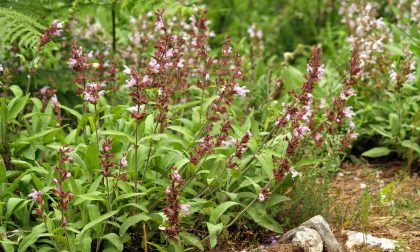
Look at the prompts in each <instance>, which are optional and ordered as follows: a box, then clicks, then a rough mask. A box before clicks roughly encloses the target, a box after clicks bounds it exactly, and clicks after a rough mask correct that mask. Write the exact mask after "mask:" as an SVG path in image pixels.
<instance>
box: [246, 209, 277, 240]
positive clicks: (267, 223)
mask: <svg viewBox="0 0 420 252" xmlns="http://www.w3.org/2000/svg"><path fill="white" fill-rule="evenodd" d="M247 213H248V214H249V216H250V217H251V218H250V220H253V221H255V222H256V223H258V225H260V226H262V227H264V228H266V229H269V230H271V231H273V232H276V233H282V232H283V228H282V227H281V225H280V224H279V223H278V222H277V221H276V220H274V219H273V218H272V217H271V216H269V215H268V214H267V211H266V210H265V209H264V207H263V205H262V204H261V203H256V204H254V205H253V206H252V207H250V208H249V209H248V210H247Z"/></svg>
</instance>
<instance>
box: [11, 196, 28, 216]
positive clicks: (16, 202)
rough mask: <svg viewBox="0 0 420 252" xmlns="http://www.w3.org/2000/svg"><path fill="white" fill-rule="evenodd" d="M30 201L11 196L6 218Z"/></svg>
mask: <svg viewBox="0 0 420 252" xmlns="http://www.w3.org/2000/svg"><path fill="white" fill-rule="evenodd" d="M28 202H29V200H24V199H21V198H9V200H8V201H7V206H6V218H9V217H10V216H11V215H12V214H13V213H14V212H16V211H18V210H19V209H21V208H22V207H24V206H25V205H26V204H27V203H28Z"/></svg>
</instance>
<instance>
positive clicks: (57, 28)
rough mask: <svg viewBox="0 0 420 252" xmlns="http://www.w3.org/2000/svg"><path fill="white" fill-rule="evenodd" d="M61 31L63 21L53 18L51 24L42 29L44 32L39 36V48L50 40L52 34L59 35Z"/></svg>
mask: <svg viewBox="0 0 420 252" xmlns="http://www.w3.org/2000/svg"><path fill="white" fill-rule="evenodd" d="M62 32H63V22H60V21H58V20H54V21H53V22H52V24H51V26H50V27H49V28H48V29H46V30H45V31H44V34H42V36H41V37H40V38H39V48H41V47H43V46H44V45H46V44H47V43H48V42H50V41H51V40H52V39H53V38H54V36H57V37H59V36H61V33H62Z"/></svg>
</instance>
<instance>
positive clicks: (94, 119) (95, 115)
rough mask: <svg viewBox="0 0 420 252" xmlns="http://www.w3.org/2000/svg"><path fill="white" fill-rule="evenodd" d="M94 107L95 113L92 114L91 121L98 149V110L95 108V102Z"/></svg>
mask: <svg viewBox="0 0 420 252" xmlns="http://www.w3.org/2000/svg"><path fill="white" fill-rule="evenodd" d="M94 108H95V114H94V118H93V122H94V124H95V135H96V145H97V146H98V149H99V135H98V127H99V126H98V125H97V122H96V121H97V120H96V118H97V117H98V111H97V109H96V103H95V104H94Z"/></svg>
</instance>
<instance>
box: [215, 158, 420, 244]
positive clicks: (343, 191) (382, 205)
mask: <svg viewBox="0 0 420 252" xmlns="http://www.w3.org/2000/svg"><path fill="white" fill-rule="evenodd" d="M329 197H330V203H331V204H330V210H329V217H328V218H327V219H328V220H327V221H328V222H329V224H330V226H331V228H332V230H333V232H334V234H335V236H336V238H337V240H338V241H339V242H340V243H341V244H342V247H343V249H345V242H346V241H347V236H346V235H345V231H347V230H349V231H350V230H351V231H357V232H364V233H368V234H371V235H373V236H376V237H381V238H388V239H393V240H397V241H398V242H399V245H400V247H399V250H397V251H410V252H411V251H413V252H420V177H419V175H418V173H414V174H411V175H410V176H409V175H408V173H407V172H405V171H404V169H403V168H402V164H401V163H398V162H388V163H386V164H380V165H378V164H376V165H374V164H369V163H368V162H365V163H363V164H359V165H354V164H352V163H350V162H347V163H343V164H342V166H341V168H340V171H339V172H338V173H337V174H336V176H335V177H334V178H333V180H332V182H331V185H330V189H329ZM238 233H240V234H244V233H247V232H246V231H243V230H242V231H240V232H238ZM257 233H259V235H258V236H259V237H261V236H262V237H264V236H265V237H269V236H271V235H273V234H272V233H270V232H268V233H265V232H264V231H263V230H259V231H258V232H257ZM254 234H255V232H254ZM231 238H232V237H231ZM263 240H264V239H263ZM265 240H267V239H265ZM260 241H261V239H260ZM258 243H259V244H260V245H258ZM258 248H262V249H260V250H258ZM212 251H218V252H219V251H241V252H242V251H269V252H288V251H290V252H293V251H299V250H296V249H293V247H292V246H291V244H277V245H274V246H269V245H268V246H267V244H261V243H260V242H257V243H255V241H254V242H251V241H250V239H249V238H247V237H245V236H243V235H242V236H241V237H237V238H236V239H233V240H231V241H228V242H225V244H224V245H223V248H221V247H218V248H216V249H214V250H212ZM359 251H381V250H378V249H368V248H360V250H359Z"/></svg>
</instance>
